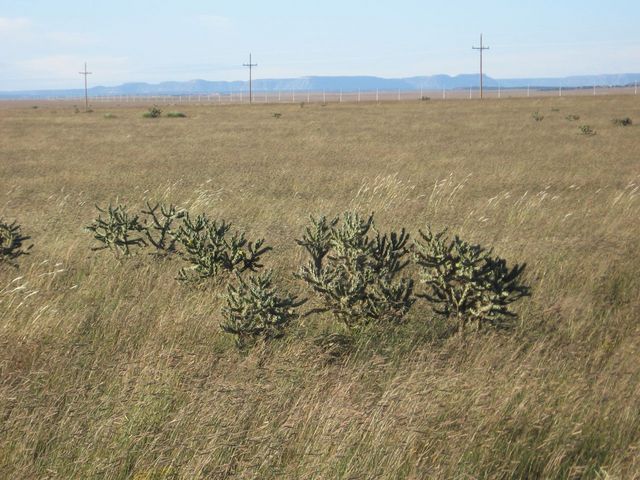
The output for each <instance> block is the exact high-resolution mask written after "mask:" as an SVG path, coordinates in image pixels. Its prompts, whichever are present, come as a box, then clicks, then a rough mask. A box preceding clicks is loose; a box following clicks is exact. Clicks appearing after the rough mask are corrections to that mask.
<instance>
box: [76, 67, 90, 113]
mask: <svg viewBox="0 0 640 480" xmlns="http://www.w3.org/2000/svg"><path fill="white" fill-rule="evenodd" d="M79 73H80V75H84V111H85V112H88V111H89V90H88V88H87V77H88V76H89V75H91V74H92V72H87V62H84V72H79Z"/></svg>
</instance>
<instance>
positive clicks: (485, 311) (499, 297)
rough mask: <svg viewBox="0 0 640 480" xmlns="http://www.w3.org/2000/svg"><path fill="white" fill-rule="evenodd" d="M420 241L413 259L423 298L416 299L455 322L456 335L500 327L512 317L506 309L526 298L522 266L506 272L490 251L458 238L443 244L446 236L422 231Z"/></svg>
mask: <svg viewBox="0 0 640 480" xmlns="http://www.w3.org/2000/svg"><path fill="white" fill-rule="evenodd" d="M420 237H421V239H422V242H420V241H418V242H416V243H415V249H414V255H415V260H416V263H417V264H418V266H419V267H420V268H421V277H422V278H421V280H422V282H423V283H424V284H425V285H426V286H427V292H426V293H423V294H420V295H419V296H420V297H423V298H425V299H427V300H428V301H429V302H430V304H431V305H432V308H433V310H434V311H435V312H436V313H438V314H440V315H443V316H445V317H448V318H454V319H455V320H456V321H457V323H458V331H459V333H463V331H464V329H465V327H466V326H467V324H468V323H475V325H476V328H477V329H478V330H479V329H480V328H481V327H482V326H483V325H485V324H491V325H494V326H499V325H500V321H501V320H502V319H504V318H505V317H509V316H513V313H512V312H511V311H510V310H509V305H510V304H511V303H513V302H515V301H516V300H518V299H520V298H522V297H524V296H528V295H529V294H530V289H529V287H528V286H526V285H524V284H522V283H521V276H522V273H523V272H524V269H525V265H524V264H523V265H515V266H514V267H512V268H507V264H506V261H505V260H504V259H502V258H499V257H493V256H492V251H491V250H486V249H484V248H482V247H481V246H479V245H474V244H471V243H468V242H465V241H464V240H462V239H460V237H458V236H455V237H454V238H453V240H450V241H448V240H447V238H446V231H444V232H440V233H437V234H434V233H432V232H431V229H427V230H426V231H420Z"/></svg>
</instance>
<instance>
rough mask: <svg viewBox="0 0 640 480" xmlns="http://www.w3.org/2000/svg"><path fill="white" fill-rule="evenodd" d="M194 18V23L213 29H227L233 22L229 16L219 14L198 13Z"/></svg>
mask: <svg viewBox="0 0 640 480" xmlns="http://www.w3.org/2000/svg"><path fill="white" fill-rule="evenodd" d="M195 20H196V23H198V24H200V25H202V26H204V27H206V28H209V29H214V30H229V29H231V27H233V22H232V21H231V19H230V18H228V17H223V16H220V15H198V16H196V17H195Z"/></svg>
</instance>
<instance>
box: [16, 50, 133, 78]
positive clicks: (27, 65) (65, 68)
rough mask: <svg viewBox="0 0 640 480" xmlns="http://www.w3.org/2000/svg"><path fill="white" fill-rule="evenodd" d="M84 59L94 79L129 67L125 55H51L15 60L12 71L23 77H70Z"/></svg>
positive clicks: (74, 74) (72, 76) (82, 63)
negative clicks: (83, 56)
mask: <svg viewBox="0 0 640 480" xmlns="http://www.w3.org/2000/svg"><path fill="white" fill-rule="evenodd" d="M85 61H87V62H88V65H87V66H88V68H89V71H92V72H93V75H94V76H93V78H95V79H96V80H99V79H101V78H102V79H107V78H109V79H110V78H112V77H113V76H117V75H119V74H122V73H124V72H126V71H127V70H128V69H129V68H130V64H129V59H128V58H126V57H110V56H101V57H91V58H89V59H85V58H81V57H79V56H76V55H51V56H47V57H39V58H31V59H28V60H22V61H19V62H16V63H15V64H14V71H16V72H19V75H20V76H22V77H23V78H30V77H36V78H42V79H50V80H63V79H71V78H76V77H77V75H78V72H80V70H82V68H83V67H84V62H85Z"/></svg>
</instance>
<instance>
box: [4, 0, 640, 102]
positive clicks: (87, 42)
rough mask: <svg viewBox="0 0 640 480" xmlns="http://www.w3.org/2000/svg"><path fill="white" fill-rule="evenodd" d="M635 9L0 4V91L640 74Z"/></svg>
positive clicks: (13, 0)
mask: <svg viewBox="0 0 640 480" xmlns="http://www.w3.org/2000/svg"><path fill="white" fill-rule="evenodd" d="M639 22H640V1H638V0H617V1H616V2H602V1H600V0H598V1H595V0H581V1H578V0H538V1H536V2H530V1H527V2H523V1H519V0H510V1H506V0H505V1H496V0H485V1H481V2H478V1H473V2H471V1H467V0H459V1H438V2H433V1H430V0H422V1H419V0H394V1H384V2H383V1H377V2H375V1H364V0H341V1H340V0H324V1H314V0H307V1H300V0H273V1H270V2H268V1H253V0H245V1H244V2H237V1H228V0H227V1H224V2H222V1H215V0H208V1H207V0H176V1H163V0H100V1H98V0H82V1H80V0H0V42H1V44H2V48H1V49H0V91H7V90H31V89H51V88H75V87H81V86H82V82H83V79H82V76H81V75H79V73H78V72H80V71H81V70H82V69H83V66H84V62H85V61H87V62H88V67H89V71H91V72H93V74H92V75H91V76H90V80H89V81H90V84H92V85H107V86H109V85H118V84H121V83H125V82H150V83H157V82H161V81H169V80H179V81H183V80H191V79H196V78H202V79H206V80H244V79H245V78H246V77H247V72H246V69H245V68H243V67H242V64H243V63H246V62H247V61H248V55H249V53H250V52H252V53H253V60H254V62H255V63H258V67H257V68H256V69H255V71H254V77H255V78H294V77H303V76H312V75H375V76H381V77H388V78H397V77H406V76H417V75H434V74H449V75H456V74H462V73H475V72H476V71H477V69H478V54H477V52H476V51H473V50H472V49H471V47H472V46H477V45H478V43H479V36H480V33H481V32H483V33H484V40H485V44H487V45H488V46H489V47H490V50H489V51H487V52H486V53H485V72H486V74H487V75H490V76H492V77H494V78H521V77H550V76H553V77H556V76H569V75H589V74H601V73H637V72H640V29H639V28H638V23H639Z"/></svg>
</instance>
